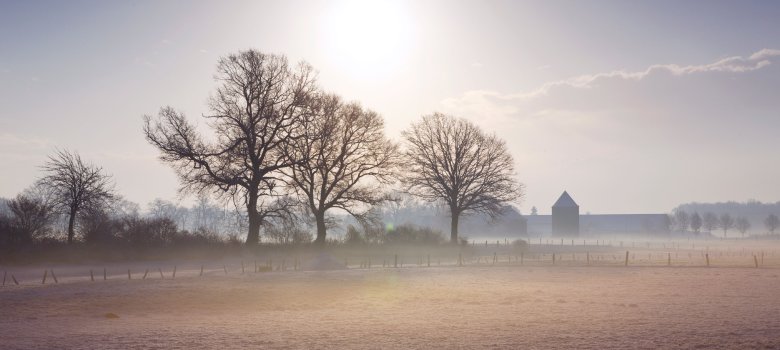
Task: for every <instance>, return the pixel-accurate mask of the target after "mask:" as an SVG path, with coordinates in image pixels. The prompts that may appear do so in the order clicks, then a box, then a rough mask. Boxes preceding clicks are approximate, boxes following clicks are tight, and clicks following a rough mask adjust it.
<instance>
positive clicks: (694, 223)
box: [691, 213, 702, 235]
mask: <svg viewBox="0 0 780 350" xmlns="http://www.w3.org/2000/svg"><path fill="white" fill-rule="evenodd" d="M701 225H702V222H701V216H700V215H699V213H693V215H691V230H693V232H696V234H697V235H698V234H699V232H700V231H701Z"/></svg>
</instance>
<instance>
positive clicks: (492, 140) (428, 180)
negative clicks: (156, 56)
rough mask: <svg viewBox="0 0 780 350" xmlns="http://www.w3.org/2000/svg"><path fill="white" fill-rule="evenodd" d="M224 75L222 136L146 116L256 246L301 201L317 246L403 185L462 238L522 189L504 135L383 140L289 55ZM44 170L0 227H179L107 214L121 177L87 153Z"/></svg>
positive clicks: (29, 235) (218, 123) (450, 123)
mask: <svg viewBox="0 0 780 350" xmlns="http://www.w3.org/2000/svg"><path fill="white" fill-rule="evenodd" d="M215 79H216V81H217V83H218V86H217V89H216V92H215V93H214V94H213V95H212V97H211V99H210V101H209V108H210V111H209V113H208V114H207V115H206V116H205V118H206V119H207V121H208V126H209V127H210V128H211V131H212V132H213V137H205V136H204V135H202V134H201V133H200V132H199V131H198V130H197V129H196V127H195V124H194V123H193V122H191V121H190V120H188V119H187V118H186V117H185V116H184V115H183V114H182V113H180V112H178V111H176V110H175V109H174V108H171V107H163V108H161V109H160V111H159V113H158V115H157V116H156V117H152V116H148V115H147V116H144V128H143V131H144V134H145V136H146V139H147V140H148V141H149V142H150V143H151V144H152V145H154V146H155V147H157V148H158V149H159V151H160V154H161V155H160V159H161V160H162V161H164V162H165V163H167V164H170V165H171V166H172V167H173V168H174V169H175V171H176V173H177V174H178V176H179V179H180V183H181V186H180V191H181V192H182V193H185V194H197V195H200V196H214V197H216V198H220V199H222V200H225V201H231V202H232V203H233V204H234V205H235V207H236V208H237V209H239V210H237V212H243V213H244V214H245V215H246V219H247V221H248V223H247V225H246V227H247V237H246V243H247V244H250V245H251V244H256V243H258V242H259V238H260V229H261V227H266V228H267V230H269V229H268V227H269V226H268V225H267V224H268V222H269V221H275V222H277V223H282V224H284V223H291V222H294V221H295V220H296V215H299V214H300V213H301V208H304V209H303V211H304V215H305V216H308V217H313V221H314V222H315V223H316V232H317V235H316V239H315V242H317V243H320V244H322V243H324V242H325V240H326V235H327V229H328V227H330V226H331V225H330V224H331V223H330V222H329V213H331V214H332V211H334V210H336V211H339V210H340V211H342V212H346V213H348V214H350V215H352V216H354V217H356V218H357V219H358V221H366V220H369V219H370V216H371V215H369V214H368V213H370V212H371V208H372V207H374V206H376V205H378V204H381V203H383V202H386V201H391V200H393V199H394V198H392V196H390V195H389V194H388V193H389V192H388V191H389V190H390V189H394V190H397V189H399V188H401V189H402V191H403V192H406V193H409V194H412V195H414V196H416V197H418V198H420V199H423V200H426V201H431V202H438V203H443V204H445V205H446V206H447V207H448V208H449V210H450V213H451V216H452V221H451V241H452V242H457V241H458V221H459V218H460V217H461V216H462V215H467V214H469V213H475V212H479V213H486V214H488V215H490V216H498V215H500V214H501V213H502V209H503V207H504V206H505V205H507V204H508V203H510V202H512V201H515V200H516V199H518V198H519V197H520V196H521V194H522V186H521V184H520V183H519V182H518V181H517V180H516V175H515V171H514V163H513V160H512V157H511V155H510V154H509V152H508V150H507V147H506V145H505V144H504V142H503V141H502V140H499V139H498V138H496V137H495V136H493V135H489V134H486V133H485V132H483V131H482V130H480V128H479V127H477V126H476V125H474V124H472V123H470V122H468V121H466V120H464V119H458V118H455V117H452V116H447V115H443V114H432V115H427V116H424V117H422V118H421V119H420V120H419V121H417V122H415V123H413V124H412V125H411V126H410V127H409V128H408V129H407V130H405V131H404V132H403V134H402V136H403V140H404V143H403V145H401V144H398V143H396V142H394V141H392V140H390V139H389V138H388V137H387V136H386V135H385V132H384V121H383V119H382V117H381V116H380V115H379V114H377V113H376V112H374V111H371V110H369V109H367V108H364V107H363V106H361V105H360V104H359V103H355V102H345V101H343V100H342V99H341V98H340V97H339V96H337V95H334V94H331V93H326V92H324V91H323V89H321V88H320V87H319V86H318V85H317V84H316V81H315V74H314V71H313V69H312V68H311V66H309V65H308V64H306V63H300V64H297V65H294V66H291V65H290V64H289V63H288V61H287V59H286V58H285V57H284V56H279V55H269V54H264V53H261V52H258V51H255V50H247V51H241V52H238V53H236V54H231V55H228V56H226V57H223V58H221V59H220V60H219V62H218V64H217V73H216V74H215ZM42 171H43V174H44V175H43V176H42V177H41V178H40V179H39V180H38V181H37V182H36V185H34V186H33V187H32V189H31V190H28V191H27V192H26V193H24V194H21V195H19V196H18V197H17V198H15V199H13V200H11V201H9V203H8V208H9V209H10V211H11V212H12V214H13V215H11V218H12V219H11V220H10V221H8V220H6V221H3V222H1V223H0V226H2V225H7V226H9V227H8V228H3V227H0V231H2V230H4V229H5V230H6V231H7V232H15V233H14V235H18V236H19V237H22V238H19V239H20V240H30V239H33V238H35V237H36V236H41V235H42V233H43V231H45V230H46V227H47V223H48V222H50V221H51V220H50V219H51V217H50V216H52V215H55V214H60V215H64V217H66V220H67V242H68V243H71V242H73V241H74V238H75V236H76V235H75V233H76V226H77V223H79V222H82V221H85V220H84V219H85V218H89V219H90V220H86V221H89V223H88V224H82V225H81V226H84V227H91V229H86V228H82V230H87V231H90V232H82V234H83V236H84V237H86V236H90V237H93V236H94V237H98V236H100V232H103V231H105V230H110V229H117V230H122V232H124V231H127V232H128V235H134V234H135V233H134V232H136V231H138V229H137V228H139V227H141V228H143V227H147V226H148V227H151V226H154V225H156V226H155V227H157V226H159V227H162V228H164V229H165V230H163V231H164V232H166V233H165V234H161V235H160V237H173V235H174V233H175V232H177V230H175V229H174V227H175V224H174V226H171V224H172V222H168V221H166V222H160V223H152V222H151V221H150V222H148V223H147V222H144V221H138V220H136V219H134V218H133V216H132V215H131V216H127V218H126V219H125V220H120V221H117V220H114V221H112V220H109V219H110V217H109V216H108V215H106V208H108V207H112V205H115V204H116V203H117V202H120V201H121V197H120V196H119V195H118V194H117V193H116V192H115V191H114V188H113V183H112V179H111V176H110V175H108V174H107V173H106V172H105V171H104V170H103V169H102V168H101V167H99V166H96V165H93V164H89V163H87V162H85V161H83V160H82V158H81V156H80V155H79V154H77V153H74V152H70V151H67V150H60V151H57V152H56V153H55V154H54V155H52V156H51V157H50V158H49V160H48V161H47V162H46V163H45V164H44V165H43V166H42ZM92 219H94V220H92ZM157 219H159V218H154V217H152V218H150V220H157ZM150 225H151V226H150ZM289 226H290V227H293V226H294V225H289ZM117 227H124V228H122V229H120V228H117ZM285 227H286V225H277V227H275V228H272V229H270V230H271V231H273V230H274V229H276V230H285V229H286V228H285ZM101 230H102V231H101ZM163 231H161V232H163ZM270 233H273V232H270ZM277 235H278V236H280V237H284V239H286V237H287V235H286V233H277ZM11 236H13V235H11ZM166 239H168V238H164V239H162V240H166ZM292 239H295V237H292Z"/></svg>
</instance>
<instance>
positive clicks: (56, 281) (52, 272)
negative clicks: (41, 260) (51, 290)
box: [49, 269, 60, 283]
mask: <svg viewBox="0 0 780 350" xmlns="http://www.w3.org/2000/svg"><path fill="white" fill-rule="evenodd" d="M49 271H51V278H53V279H54V283H60V281H58V280H57V275H55V274H54V269H51V270H49Z"/></svg>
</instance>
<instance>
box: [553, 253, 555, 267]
mask: <svg viewBox="0 0 780 350" xmlns="http://www.w3.org/2000/svg"><path fill="white" fill-rule="evenodd" d="M554 265H555V253H553V266H554Z"/></svg>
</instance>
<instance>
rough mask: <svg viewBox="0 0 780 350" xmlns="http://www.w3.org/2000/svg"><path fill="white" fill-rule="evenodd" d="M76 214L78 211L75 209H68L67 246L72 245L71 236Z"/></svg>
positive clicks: (73, 232) (73, 233)
mask: <svg viewBox="0 0 780 350" xmlns="http://www.w3.org/2000/svg"><path fill="white" fill-rule="evenodd" d="M76 212H78V210H77V209H76V208H75V207H73V208H71V209H70V217H68V244H71V243H73V236H75V226H76Z"/></svg>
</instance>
